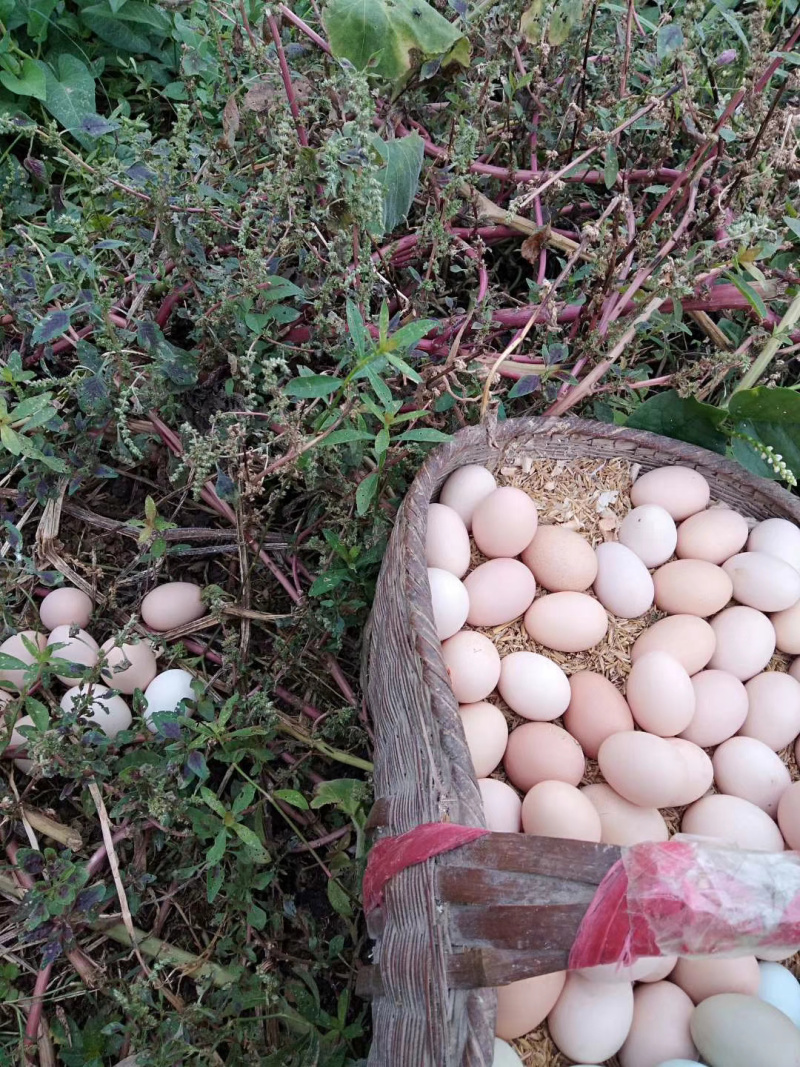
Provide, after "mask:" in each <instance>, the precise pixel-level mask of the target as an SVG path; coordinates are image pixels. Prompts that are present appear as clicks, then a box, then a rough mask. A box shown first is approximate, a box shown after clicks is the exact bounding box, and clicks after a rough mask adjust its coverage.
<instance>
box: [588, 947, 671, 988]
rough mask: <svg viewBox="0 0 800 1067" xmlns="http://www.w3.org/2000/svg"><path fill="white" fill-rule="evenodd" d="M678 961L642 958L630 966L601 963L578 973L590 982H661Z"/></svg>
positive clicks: (661, 957)
mask: <svg viewBox="0 0 800 1067" xmlns="http://www.w3.org/2000/svg"><path fill="white" fill-rule="evenodd" d="M677 959H678V957H677V956H642V957H641V958H640V959H638V960H636V962H635V963H631V964H628V965H625V964H622V963H601V964H600V965H599V966H598V967H586V968H583V969H581V970H579V971H578V972H577V973H578V974H580V975H582V976H583V977H584V978H588V979H589V981H590V982H660V981H661V980H662V979H663V978H666V977H667V975H668V974H670V973H671V972H672V970H673V968H674V967H675V963H676V962H677ZM634 996H635V994H634Z"/></svg>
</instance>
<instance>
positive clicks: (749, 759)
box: [711, 737, 792, 992]
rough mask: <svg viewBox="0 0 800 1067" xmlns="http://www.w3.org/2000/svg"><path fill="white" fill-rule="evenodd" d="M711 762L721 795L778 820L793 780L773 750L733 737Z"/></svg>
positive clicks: (717, 751)
mask: <svg viewBox="0 0 800 1067" xmlns="http://www.w3.org/2000/svg"><path fill="white" fill-rule="evenodd" d="M711 762H712V763H713V765H714V781H715V782H716V785H717V789H718V790H719V791H720V793H727V794H729V795H730V796H734V797H741V798H742V800H749V801H750V803H751V804H755V805H756V807H757V808H761V810H762V811H765V812H766V813H767V815H769V816H770V817H771V818H773V819H774V818H777V815H778V801H779V800H780V798H781V794H782V793H783V792H784V790H786V789H787V788H788V786H789V784H790V783H791V780H792V779H791V776H790V774H789V768H788V767H787V766H786V764H785V763H784V762H783V760H782V759H781V758H780V756H778V755H776V753H775V752H773V751H772V749H771V748H767V746H766V745H764V744H762V743H761V741H757V740H756V739H755V738H754V737H731V738H729V740H727V741H724V742H723V743H722V744H721V745H720V746H719V748H718V749H717V750H716V752H715V753H714V755H713V757H712V760H711ZM718 992H723V990H719V991H718Z"/></svg>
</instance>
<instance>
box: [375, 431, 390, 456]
mask: <svg viewBox="0 0 800 1067" xmlns="http://www.w3.org/2000/svg"><path fill="white" fill-rule="evenodd" d="M373 447H374V449H375V455H376V456H377V457H378V459H380V457H381V456H382V455H383V454H384V452H386V451H387V450H388V448H389V431H388V430H387V429H386V427H385V426H384V427H383V429H382V430H379V431H378V436H377V437H376V438H375V444H374V445H373Z"/></svg>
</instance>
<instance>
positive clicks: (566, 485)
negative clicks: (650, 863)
mask: <svg viewBox="0 0 800 1067" xmlns="http://www.w3.org/2000/svg"><path fill="white" fill-rule="evenodd" d="M638 471H639V467H638V464H635V463H631V462H629V461H627V460H625V459H620V458H615V459H608V460H598V459H594V458H580V459H571V460H569V461H566V460H543V459H540V460H537V461H535V462H534V461H533V459H532V457H530V456H522V457H520V459H519V460H518V461H517V463H516V464H515V465H513V466H505V467H503V468H501V470H500V471H498V472H497V483H498V485H509V486H514V487H516V488H519V489H523V490H525V492H527V493H528V494H529V495H530V496H531V497H532V499H533V500H534V501H535V503H536V506H537V508H538V510H539V522H540V523H542V524H560V525H564V526H567V527H569V528H570V529H572V530H575V531H576V532H577V533H579V534H581V536H583V537H585V538H586V539H587V540H588V541H589V542H590V544H592V545H593V546H596V545H598V544H601V543H602V542H603V541H613V540H616V532H617V530H618V528H619V525H620V523H621V522H622V520H623V519H624V518H625V516H626V515H627V513H628V511H630V509H631V506H632V505H631V500H630V488H631V485H632V484H633V481H634V480H635V478H636V475H637V474H638ZM709 506H718V507H720V506H721V507H725V506H727V505H725V504H720V503H719V502H718V501H715V500H714V499H713V498H712V500H711V502H710V505H709ZM745 518H746V519H747V520H748V523H749V524H752V523H754V522H755V520H754V519H751V517H749V516H747V515H745ZM485 561H486V557H485V556H483V555H482V554H481V553H480V552H479V551H478V549H477V548H476V547H475V546H474V544H473V548H472V559H471V563H470V569H472V568H474V567H477V566H478V565H479V564H480V563H484V562H485ZM588 593H589V595H591V590H588ZM542 595H546V591H545V590H538V591H537V597H538V596H542ZM664 617H665V615H664V613H663V612H659V611H657V610H656V609H655V608H652V609H651V610H650V611H648V612H647V614H645V615H643V616H642V617H641V618H638V619H617V618H614V617H613V616H609V628H608V633H607V634H606V636H605V637H604V638H603V640H602V641H601V642H600V643H599V644H598V645H596V646H595V647H594V648H591V649H589V650H588V651H586V652H577V653H566V652H556V651H553V650H552V649H549V648H545V647H544V646H541V645H538V644H537V643H536V642H535V641H532V640H531V639H530V637H528V635H527V633H526V632H525V627H524V626H523V624H522V619H518V620H516V621H515V622H512V623H508V624H506V625H503V626H496V627H490V628H483V629H482V630H481V632H482V633H484V634H486V636H487V637H489V638H490V639H491V640H492V641H493V642H494V644H495V646H496V647H497V650H498V652H499V653H500V655H501V656H506V655H508V654H509V653H511V652H518V651H520V650H523V649H525V650H528V651H531V652H539V653H540V654H542V655H545V656H547V657H548V658H549V659H551V660H553V661H554V662H555V663H557V664H558V665H559V666H560V667H561V668H562V669H563V670H564V671H565V672H566V674H568V675H569V674H574V673H575V672H576V671H583V670H591V671H597V672H598V673H600V674H603V675H604V676H605V677H606V678H608V679H609V680H610V681H612V682H613V683H614V684H615V685H616V686H617V687H618V688H620V689H621V691H622V692H623V693H624V691H625V679H626V678H627V675H628V672H629V671H630V666H631V661H630V649H631V646H632V645H633V643H634V641H635V640H636V639H637V637H639V635H640V634H642V633H643V632H644V631H645V630H646V629H647V628H648V627H650V626H652V625H653V623H654V622H656V621H658V619H661V618H664ZM790 663H791V659H790V657H788V656H784V655H782V654H781V653H777V654H776V655H775V656H774V657H773V659H772V661H771V662H770V663H769V665H768V666H767V667H766V668H765V669H766V670H771V671H786V670H788V667H789V664H790ZM490 699H491V701H492V703H494V704H497V705H498V706H499V707H500V708H501V710H502V711H503V714H504V715H505V716H506V719H507V721H508V724H509V729H513V728H514V727H515V726H518V725H519V724H520V723H522V722H525V721H526V720H524V719H522V718H520V716H518V715H516V714H515V713H514V712H513V711H511V709H510V708H509V707H508V706H507V705H506V704H505V702H504V701H503V700H502V699H501V697H500V696H499V694H498V693H493V694H492V696H491V698H490ZM555 722H556V724H557V725H559V726H563V721H562V720H561V719H556V720H555ZM707 751H708V752H709V755H710V754H711V753H712V752H713V750H712V749H709V750H707ZM780 756H781V758H782V759H783V761H784V762H785V763H786V765H787V766H788V768H789V771H790V773H791V776H792V781H797V780H798V778H800V772H798V766H797V762H796V760H795V755H794V746H793V745H790V746H789V747H788V748H787V749H785V750H784V751H783V752H781V753H780ZM492 777H494V778H500V779H501V780H504V781H505V780H506V776H505V772H504V771H503V767H502V764H501V765H500V767H498V769H497V770H496V771H495V772H494V774H493V775H492ZM602 781H604V779H603V777H602V775H601V774H600V770H599V767H598V765H597V763H596V761H595V760H589V759H587V761H586V774H585V775H584V778H583V782H582V784H584V785H587V784H589V783H592V782H602ZM712 791H713V787H712ZM683 810H684V809H683V808H672V809H662V811H661V814H662V815H663V816H664V818H665V820H666V822H667V825H668V827H669V830H670V833H671V834H674V833H677V832H679V830H680V822H681V817H682V815H683ZM785 966H787V967H788V968H789V969H790V970H791V971H792V972H793V973H794V974H795V975H798V976H800V953H798V954H797V955H795V956H793V957H792V958H791V959H790V960H787V961H786V963H785ZM511 1044H512V1045H513V1046H514V1048H515V1049H516V1051H517V1053H518V1054H519V1056H520V1057H521V1059H522V1061H523V1063H524V1064H525V1065H526V1067H570V1065H571V1063H572V1061H571V1060H569V1059H567V1058H566V1057H565V1056H563V1055H562V1054H561V1053H560V1052H559V1050H558V1049H557V1048H556V1046H555V1045H554V1044H553V1042H552V1040H551V1039H550V1035H549V1033H548V1030H547V1025H546V1023H543V1024H542V1025H541V1026H540V1027H538V1028H537V1029H536V1030H534V1031H532V1032H531V1033H529V1034H527V1035H526V1036H525V1037H522V1038H519V1039H517V1040H516V1041H513V1042H511ZM605 1062H606V1063H607V1064H608V1065H609V1067H619V1059H618V1057H616V1056H615V1057H613V1058H612V1059H610V1060H607V1061H605Z"/></svg>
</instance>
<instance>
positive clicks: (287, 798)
mask: <svg viewBox="0 0 800 1067" xmlns="http://www.w3.org/2000/svg"><path fill="white" fill-rule="evenodd" d="M272 795H273V796H274V797H276V798H277V799H278V800H282V801H283V802H284V803H285V804H291V805H292V807H293V808H299V809H300V811H308V801H307V800H306V798H305V797H304V796H303V794H302V793H300V792H298V791H297V790H296V789H276V790H275V792H274V793H273V794H272Z"/></svg>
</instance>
